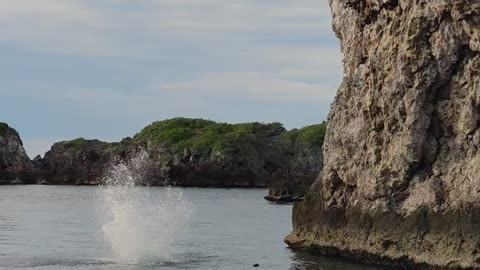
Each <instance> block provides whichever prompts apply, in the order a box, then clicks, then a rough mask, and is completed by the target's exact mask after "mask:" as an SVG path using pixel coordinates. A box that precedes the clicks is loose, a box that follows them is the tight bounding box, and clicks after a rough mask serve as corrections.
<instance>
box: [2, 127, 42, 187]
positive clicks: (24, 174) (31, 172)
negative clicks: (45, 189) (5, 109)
mask: <svg viewBox="0 0 480 270" xmlns="http://www.w3.org/2000/svg"><path fill="white" fill-rule="evenodd" d="M35 180H36V171H35V167H34V165H33V163H32V162H31V161H30V158H29V157H28V156H27V153H26V152H25V149H24V148H23V143H22V140H21V139H20V136H19V135H18V132H17V131H16V130H15V129H13V128H11V127H9V126H8V125H7V124H6V123H0V184H32V183H35Z"/></svg>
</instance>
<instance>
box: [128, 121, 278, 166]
mask: <svg viewBox="0 0 480 270" xmlns="http://www.w3.org/2000/svg"><path fill="white" fill-rule="evenodd" d="M283 132H285V128H284V127H283V125H282V124H280V123H269V124H264V123H257V122H255V123H243V124H228V123H217V122H214V121H210V120H204V119H188V118H173V119H169V120H164V121H159V122H154V123H153V124H151V125H149V126H147V127H145V128H144V129H143V130H142V131H141V132H140V133H138V134H137V135H135V137H134V138H133V140H134V141H135V142H138V143H141V142H151V143H154V144H157V145H165V146H168V147H172V148H173V149H175V150H177V151H182V150H183V149H185V148H191V149H195V150H196V151H198V152H199V153H200V154H201V155H202V156H205V157H207V156H210V155H211V154H212V153H215V154H216V155H232V154H248V152H252V151H255V150H256V149H259V148H262V146H263V145H264V142H265V139H266V138H269V137H272V136H277V135H280V134H282V133H283Z"/></svg>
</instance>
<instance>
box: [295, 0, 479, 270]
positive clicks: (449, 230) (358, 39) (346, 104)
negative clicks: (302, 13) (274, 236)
mask: <svg viewBox="0 0 480 270" xmlns="http://www.w3.org/2000/svg"><path fill="white" fill-rule="evenodd" d="M330 5H331V9H332V14H333V28H334V31H335V33H336V34H337V36H338V38H339V39H340V41H341V49H342V51H343V53H344V72H345V78H344V82H343V83H342V85H341V87H340V89H339V91H338V94H337V97H336V99H335V101H334V104H333V107H332V110H331V113H330V116H329V124H328V131H327V137H326V141H325V145H324V157H325V161H324V169H323V172H322V174H321V176H320V178H319V180H318V181H316V182H315V184H314V185H313V186H312V188H311V190H310V191H309V193H308V195H307V197H306V199H305V201H304V202H302V203H299V204H296V205H295V207H294V214H293V222H294V231H293V232H292V233H291V234H290V235H289V236H288V237H287V238H286V242H287V243H288V244H289V245H290V246H292V247H294V248H302V249H309V250H313V251H316V252H319V253H326V254H337V255H343V256H348V257H352V258H356V259H362V260H367V261H370V262H375V263H394V264H397V265H400V266H407V265H409V264H411V263H417V264H425V265H430V266H435V267H443V268H468V267H471V268H480V230H479V228H480V227H479V226H480V176H479V175H480V174H479V173H480V152H479V151H480V149H479V147H480V129H479V119H480V118H479V117H480V114H479V112H480V76H479V72H480V54H479V51H480V2H479V1H478V0H416V1H412V0H408V1H407V0H330Z"/></svg>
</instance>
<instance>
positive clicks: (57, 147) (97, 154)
mask: <svg viewBox="0 0 480 270" xmlns="http://www.w3.org/2000/svg"><path fill="white" fill-rule="evenodd" d="M116 149H117V148H114V147H112V145H111V144H109V143H106V142H101V141H98V140H84V139H81V138H80V139H76V140H73V141H68V142H59V143H56V144H54V145H53V146H52V148H51V150H50V151H48V152H47V153H46V154H45V157H44V158H43V159H41V160H35V164H36V165H37V166H38V167H39V169H40V171H41V175H40V177H39V178H38V180H37V182H38V183H40V184H55V185H97V184H99V183H100V182H101V180H102V178H103V176H104V172H105V170H106V169H107V166H109V165H110V162H111V161H112V160H113V159H114V156H115V152H116ZM119 152H120V151H119Z"/></svg>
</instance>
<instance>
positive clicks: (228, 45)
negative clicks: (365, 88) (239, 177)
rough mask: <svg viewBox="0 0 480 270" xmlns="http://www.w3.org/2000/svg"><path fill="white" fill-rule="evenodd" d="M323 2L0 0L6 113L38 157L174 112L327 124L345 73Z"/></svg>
mask: <svg viewBox="0 0 480 270" xmlns="http://www.w3.org/2000/svg"><path fill="white" fill-rule="evenodd" d="M327 2H328V1H318V0H262V1H258V0H227V1H226V0H102V1H98V0H61V1H59V0H42V1H39V0H5V1H1V2H0V82H1V84H2V87H0V97H1V98H0V113H1V115H2V116H3V117H2V119H0V121H5V122H7V123H9V124H10V125H11V126H13V127H15V128H16V129H17V130H18V131H19V132H20V134H21V136H22V139H23V141H24V144H25V147H26V149H27V152H28V153H29V155H30V156H32V157H33V156H35V155H37V154H43V153H44V152H45V151H47V150H48V149H49V148H50V146H51V144H52V143H54V142H56V141H60V140H66V139H72V138H77V137H85V138H98V139H102V140H106V141H115V140H119V139H121V138H123V137H126V136H132V135H134V134H135V133H136V132H138V131H139V130H140V129H141V128H142V127H144V126H145V125H147V124H149V123H151V122H153V121H155V120H162V119H166V118H170V117H176V116H185V117H201V118H209V119H212V120H216V121H222V122H249V121H261V122H272V121H278V122H282V123H284V124H285V126H286V127H287V128H295V127H302V126H304V125H308V124H312V123H318V122H321V121H322V120H324V119H325V118H326V116H327V114H328V110H329V108H330V103H331V102H332V100H333V97H334V95H335V92H336V90H337V88H338V86H339V84H340V81H341V78H342V69H341V54H340V52H339V49H338V42H337V40H336V38H335V36H334V34H333V32H332V30H331V19H330V11H329V8H328V3H327Z"/></svg>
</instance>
